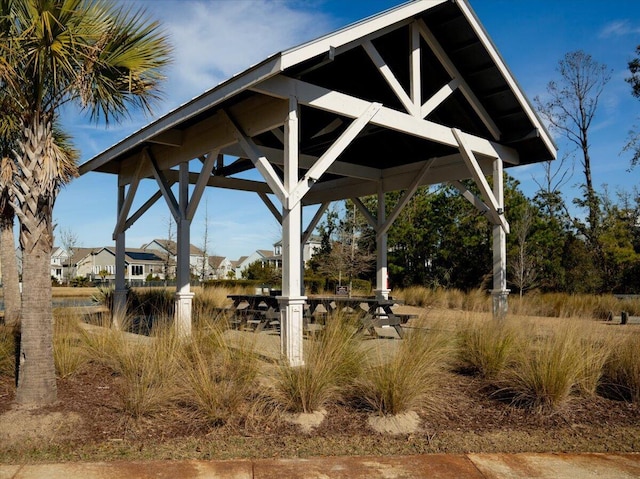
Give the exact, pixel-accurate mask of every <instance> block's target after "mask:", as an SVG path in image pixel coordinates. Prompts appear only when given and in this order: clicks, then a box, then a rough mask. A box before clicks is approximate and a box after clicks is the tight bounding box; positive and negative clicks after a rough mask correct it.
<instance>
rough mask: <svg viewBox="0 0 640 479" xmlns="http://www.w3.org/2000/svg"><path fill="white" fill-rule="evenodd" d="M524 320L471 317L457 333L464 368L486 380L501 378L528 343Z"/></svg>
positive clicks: (458, 355)
mask: <svg viewBox="0 0 640 479" xmlns="http://www.w3.org/2000/svg"><path fill="white" fill-rule="evenodd" d="M522 327H523V324H522V323H517V324H516V323H515V322H514V321H494V320H491V319H489V320H479V319H476V320H467V321H465V322H463V323H462V324H461V325H460V326H459V330H458V333H457V358H458V360H459V362H460V367H461V368H462V369H463V370H466V371H468V372H471V373H473V374H476V375H478V376H480V377H481V378H483V379H489V380H491V379H494V378H496V377H498V376H499V375H500V374H501V373H502V372H503V371H504V370H505V369H506V368H507V366H509V365H511V364H512V363H513V361H514V358H515V353H516V351H518V350H519V349H521V348H522V347H523V346H524V343H525V341H524V334H523V332H522Z"/></svg>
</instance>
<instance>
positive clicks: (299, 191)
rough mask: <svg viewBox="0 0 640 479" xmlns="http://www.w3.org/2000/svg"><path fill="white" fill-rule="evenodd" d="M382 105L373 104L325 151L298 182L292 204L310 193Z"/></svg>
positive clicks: (292, 193)
mask: <svg viewBox="0 0 640 479" xmlns="http://www.w3.org/2000/svg"><path fill="white" fill-rule="evenodd" d="M381 107H382V105H381V104H380V103H371V105H369V107H368V108H367V109H366V110H365V111H364V112H363V113H362V115H360V116H359V117H358V118H356V119H355V120H354V121H352V122H351V124H350V125H349V126H348V127H347V129H346V130H345V131H343V132H342V134H341V135H340V136H339V137H338V139H337V140H336V141H335V142H333V144H332V145H331V146H330V147H329V148H328V149H327V151H325V152H324V153H323V154H322V156H321V157H320V158H319V159H318V161H316V162H315V163H314V164H313V166H312V167H311V168H309V170H308V171H307V173H306V174H305V175H304V177H303V178H302V179H301V180H300V181H299V182H298V184H297V185H296V187H295V189H294V190H293V191H292V192H291V193H290V198H289V201H290V202H298V201H301V200H302V198H303V197H304V195H305V194H307V193H308V192H309V190H310V189H311V188H312V186H313V184H314V183H315V182H316V181H318V180H319V179H320V177H321V176H322V175H323V174H324V173H325V172H326V171H327V169H328V168H329V167H330V166H331V165H332V164H333V162H334V161H335V160H336V159H337V158H338V156H340V155H341V154H342V152H343V151H344V150H345V149H346V148H347V147H348V146H349V145H350V144H351V142H352V141H353V140H354V139H355V138H356V137H357V136H358V134H359V133H360V132H361V131H362V130H363V129H364V127H365V126H367V124H368V123H369V122H370V121H371V119H372V118H373V117H374V116H375V115H376V113H377V112H378V111H379V110H380V108H381Z"/></svg>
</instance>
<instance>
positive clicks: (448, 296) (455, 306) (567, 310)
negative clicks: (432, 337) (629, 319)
mask: <svg viewBox="0 0 640 479" xmlns="http://www.w3.org/2000/svg"><path fill="white" fill-rule="evenodd" d="M393 294H394V297H397V298H400V299H402V300H403V301H404V302H405V304H407V305H410V306H418V307H425V308H426V307H433V308H439V309H452V310H463V311H471V312H490V311H491V307H492V306H491V296H490V294H489V293H488V292H487V291H484V290H481V289H475V290H472V291H469V292H464V291H460V290H457V289H431V288H425V287H423V286H411V287H408V288H404V289H398V290H394V292H393ZM509 311H510V313H511V314H515V315H521V316H544V317H555V318H593V319H606V318H607V317H608V316H609V314H610V313H613V314H614V315H619V314H620V312H621V311H627V312H628V313H629V314H630V315H632V316H640V299H637V298H621V299H619V298H617V297H616V296H614V295H611V294H603V295H595V294H567V293H539V292H532V293H528V294H526V295H524V296H523V297H522V298H520V297H518V296H517V295H512V296H510V297H509Z"/></svg>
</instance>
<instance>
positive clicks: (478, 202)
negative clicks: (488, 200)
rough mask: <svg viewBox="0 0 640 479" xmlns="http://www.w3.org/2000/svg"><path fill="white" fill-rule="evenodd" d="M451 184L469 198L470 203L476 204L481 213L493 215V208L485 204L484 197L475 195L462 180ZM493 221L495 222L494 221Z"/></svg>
mask: <svg viewBox="0 0 640 479" xmlns="http://www.w3.org/2000/svg"><path fill="white" fill-rule="evenodd" d="M449 184H450V185H451V186H453V187H454V188H455V189H456V190H458V191H459V192H460V194H461V195H462V196H464V197H465V198H466V199H467V201H469V203H471V204H472V205H473V206H475V207H476V209H477V210H478V211H479V212H480V214H481V215H486V214H489V216H491V213H490V212H491V208H489V207H488V206H487V205H486V204H485V202H484V201H482V199H480V198H479V197H478V196H476V195H474V194H473V193H472V192H471V191H469V189H468V188H467V187H466V186H464V185H463V184H462V183H461V182H459V181H458V180H456V181H450V182H449ZM492 220H493V218H492ZM492 222H493V223H494V224H495V222H494V221H492ZM499 223H500V222H499V221H498V222H497V224H499Z"/></svg>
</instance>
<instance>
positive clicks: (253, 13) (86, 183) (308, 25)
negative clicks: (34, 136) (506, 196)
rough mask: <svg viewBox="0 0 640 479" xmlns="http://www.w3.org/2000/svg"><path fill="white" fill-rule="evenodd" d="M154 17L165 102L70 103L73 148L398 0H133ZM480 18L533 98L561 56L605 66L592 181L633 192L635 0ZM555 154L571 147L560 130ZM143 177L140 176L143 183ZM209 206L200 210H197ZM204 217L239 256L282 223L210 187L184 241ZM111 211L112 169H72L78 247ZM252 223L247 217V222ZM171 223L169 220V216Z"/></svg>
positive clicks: (147, 237) (549, 6) (493, 8)
mask: <svg viewBox="0 0 640 479" xmlns="http://www.w3.org/2000/svg"><path fill="white" fill-rule="evenodd" d="M124 3H126V4H127V5H139V6H143V7H144V8H145V9H146V10H147V12H148V14H149V15H150V16H151V17H153V18H157V19H159V20H160V21H161V22H162V23H163V25H164V28H165V29H166V31H167V32H168V33H169V35H170V38H171V42H172V44H173V46H174V49H175V60H174V62H173V64H172V66H171V67H170V68H169V69H168V70H167V72H166V74H167V81H166V83H165V85H164V97H165V98H164V101H163V102H162V103H160V104H158V105H157V106H156V108H155V115H156V116H152V117H146V118H145V117H142V116H136V115H133V116H132V117H131V118H129V119H126V120H125V121H123V122H122V123H121V124H119V125H112V126H110V127H109V129H105V128H104V127H102V126H95V125H92V124H91V123H90V122H89V120H88V118H87V117H85V116H84V115H82V114H79V113H78V112H76V111H68V112H65V114H64V117H63V122H64V124H65V126H66V128H67V131H69V132H70V133H71V134H72V135H73V137H74V138H75V142H76V146H77V147H78V148H79V149H80V150H81V152H82V155H81V162H82V163H83V162H85V161H87V160H89V159H91V158H92V157H93V156H94V155H96V154H98V153H100V152H101V151H102V150H104V149H106V148H107V147H109V146H110V145H112V144H114V143H116V142H118V141H120V140H121V139H123V138H124V137H126V136H128V135H129V134H131V133H133V132H134V131H136V130H138V129H139V128H141V127H142V126H144V125H145V124H147V123H149V122H151V121H152V120H153V119H154V118H156V117H157V115H162V114H164V113H166V112H168V111H170V110H172V109H174V108H176V107H177V106H179V105H181V104H183V103H184V102H186V101H188V100H190V99H191V98H193V97H195V96H197V95H199V94H200V93H202V92H204V91H205V90H207V89H209V88H212V87H214V86H215V85H216V84H218V83H219V82H221V81H223V80H225V79H227V78H228V77H230V76H231V75H233V74H235V73H238V72H240V71H242V70H244V69H245V68H247V67H249V66H250V65H252V64H254V63H256V62H259V61H261V60H262V59H264V58H265V57H267V56H268V55H270V54H272V53H276V52H278V51H282V50H284V49H287V48H289V47H292V46H295V45H297V44H300V43H302V42H304V41H307V40H310V39H313V38H315V37H317V36H320V35H323V34H325V33H329V32H331V31H333V30H335V29H338V28H340V27H343V26H345V25H347V24H349V23H352V22H355V21H358V20H360V19H362V18H365V17H367V16H370V15H373V14H375V13H378V12H381V11H383V10H386V9H388V8H391V7H394V6H396V5H399V4H401V3H403V2H401V1H397V0H296V1H293V0H292V1H285V0H278V1H272V0H202V1H195V0H193V1H191V0H129V1H126V2H124V1H123V4H124ZM470 4H471V6H472V8H473V9H474V10H475V12H476V14H477V16H478V17H479V19H480V21H481V23H482V24H483V25H484V27H485V29H486V30H487V32H488V34H489V36H490V37H491V38H492V39H493V42H494V43H495V45H496V46H497V48H498V51H499V52H500V53H501V55H502V57H503V58H504V60H505V62H506V63H507V65H508V66H509V68H510V69H511V71H512V73H513V74H514V76H515V77H516V79H517V80H518V82H519V83H520V85H521V87H522V89H523V90H524V92H525V94H526V95H527V96H528V97H529V99H531V100H532V99H533V98H534V97H535V96H536V95H540V96H543V95H544V94H545V90H546V85H547V83H548V82H549V80H551V79H554V78H556V67H557V64H558V61H559V60H560V59H561V58H562V56H563V55H564V54H565V53H567V52H569V51H574V50H578V49H582V50H584V51H585V52H586V53H588V54H590V55H591V56H592V57H593V58H594V59H595V60H597V61H598V62H601V63H604V64H606V65H607V66H608V67H609V68H611V69H612V77H611V81H610V82H609V84H608V85H607V87H606V89H605V91H604V93H603V95H602V98H601V102H600V106H599V111H598V115H597V117H596V119H595V121H594V124H593V126H592V132H591V134H592V137H591V139H592V144H591V154H592V162H593V178H594V184H595V185H597V186H598V187H600V186H601V185H603V184H607V185H608V188H609V190H610V191H612V192H615V191H616V190H618V189H622V190H626V191H631V189H632V188H633V187H634V185H637V181H636V180H637V178H638V175H640V169H636V170H632V171H631V172H629V171H628V168H629V157H628V155H627V156H625V155H623V154H621V153H620V152H621V150H622V147H623V146H624V144H625V140H626V138H627V134H628V131H629V129H630V128H631V126H632V125H634V124H638V123H640V101H639V100H638V99H635V98H633V97H632V96H631V94H630V88H629V85H628V84H627V83H625V81H624V78H625V76H627V75H628V70H627V62H628V61H629V60H630V59H631V58H632V56H633V54H634V52H635V47H636V46H637V45H639V44H640V2H639V1H637V0H610V1H603V0H563V1H558V0H555V1H550V0H538V1H524V0H470ZM558 144H559V147H560V151H559V153H558V157H561V156H562V155H564V154H566V153H570V152H571V150H570V149H568V148H567V145H566V144H565V143H564V142H563V141H561V140H560V139H558ZM509 173H510V174H512V175H513V176H515V177H516V178H517V179H519V180H520V182H521V184H522V189H523V191H524V192H525V194H526V195H527V196H532V195H533V194H534V193H535V190H536V184H535V181H534V178H536V177H537V178H541V175H542V168H541V167H540V166H528V167H523V168H517V169H510V170H509ZM581 180H582V178H581V173H580V168H579V165H578V164H576V168H575V173H574V176H573V178H572V179H571V180H570V181H569V183H568V184H567V185H566V187H565V195H566V197H567V198H568V199H569V200H570V199H571V198H573V197H574V196H576V192H575V189H574V188H573V186H574V185H576V184H578V183H579V182H580V181H581ZM143 183H144V182H143ZM153 191H155V184H154V183H153V182H151V181H149V182H148V184H147V185H144V186H143V187H141V188H140V190H139V192H138V196H137V202H136V203H135V204H134V208H136V205H139V204H142V203H143V202H144V201H146V199H147V198H148V196H149V195H150V194H151V193H152V192H153ZM205 210H206V212H207V214H206V215H205ZM169 216H170V214H169V211H168V209H167V208H166V206H165V205H164V204H162V203H161V202H158V203H157V205H156V206H154V207H153V208H152V209H151V210H150V211H149V212H147V214H146V215H145V216H144V217H143V218H142V219H140V220H139V221H138V222H137V223H136V224H135V225H134V226H133V227H132V228H130V229H129V230H128V231H127V246H128V247H139V246H141V245H142V244H143V243H146V242H149V241H151V240H152V239H154V238H166V237H167V234H168V222H169ZM205 217H206V219H207V220H208V221H207V223H208V237H209V241H208V248H207V249H208V251H209V253H210V254H216V255H221V256H227V257H229V258H230V259H237V258H238V257H239V256H242V255H249V254H250V253H252V252H253V251H255V250H256V249H270V248H271V246H272V244H273V243H274V242H275V241H277V240H278V239H279V237H280V227H279V225H278V224H277V222H276V221H275V220H274V219H273V217H272V216H271V214H270V213H269V212H268V210H267V209H266V207H265V206H264V205H263V203H262V202H261V201H260V200H259V199H258V198H257V196H256V195H254V194H251V193H244V192H230V191H222V190H219V189H210V191H207V193H206V194H205V197H204V198H203V200H202V204H201V207H200V209H199V212H198V214H197V215H196V217H195V218H194V220H193V224H192V232H191V243H192V244H194V245H197V246H200V247H202V246H203V243H204V240H203V237H204V233H203V232H204V229H205ZM115 219H116V181H115V177H114V176H113V175H104V174H99V173H89V174H87V175H84V176H83V177H81V178H78V179H76V180H74V181H73V182H72V183H71V184H70V185H68V186H67V187H66V188H65V189H64V190H63V191H62V192H61V193H60V195H59V197H58V201H57V203H56V207H55V210H54V220H55V222H56V223H57V231H61V230H67V231H71V232H73V233H74V234H75V235H76V236H77V238H78V246H83V247H93V246H107V245H112V244H113V241H112V239H111V235H112V232H113V227H114V225H115ZM249 225H251V226H250V227H249ZM173 229H174V232H175V226H173Z"/></svg>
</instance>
